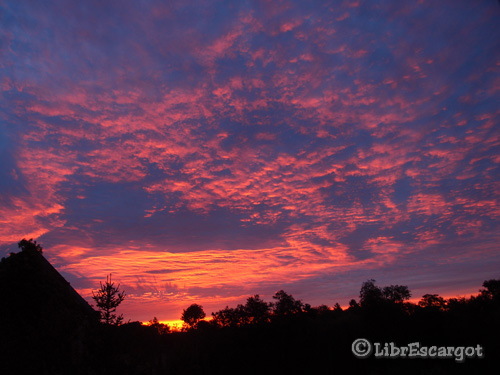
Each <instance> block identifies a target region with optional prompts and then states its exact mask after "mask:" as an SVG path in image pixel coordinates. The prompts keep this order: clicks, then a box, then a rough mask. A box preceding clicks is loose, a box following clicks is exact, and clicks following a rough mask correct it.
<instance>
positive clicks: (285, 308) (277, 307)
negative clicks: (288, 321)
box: [273, 290, 304, 316]
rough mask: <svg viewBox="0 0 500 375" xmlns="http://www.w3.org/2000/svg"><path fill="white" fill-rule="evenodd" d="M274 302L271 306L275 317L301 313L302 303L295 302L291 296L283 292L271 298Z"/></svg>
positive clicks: (299, 301)
mask: <svg viewBox="0 0 500 375" xmlns="http://www.w3.org/2000/svg"><path fill="white" fill-rule="evenodd" d="M273 298H274V299H275V300H276V302H275V303H274V304H273V307H274V310H273V311H274V314H275V315H276V316H286V315H293V314H296V313H299V312H301V311H302V308H303V306H304V305H303V303H302V301H301V300H296V299H295V298H293V296H292V295H291V294H288V293H286V292H285V291H283V290H280V291H279V292H276V294H275V295H274V296H273Z"/></svg>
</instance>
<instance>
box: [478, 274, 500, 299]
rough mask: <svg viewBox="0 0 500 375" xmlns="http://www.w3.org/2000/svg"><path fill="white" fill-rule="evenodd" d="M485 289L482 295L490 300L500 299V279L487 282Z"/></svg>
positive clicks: (484, 284) (482, 290) (484, 285)
mask: <svg viewBox="0 0 500 375" xmlns="http://www.w3.org/2000/svg"><path fill="white" fill-rule="evenodd" d="M483 287H484V288H485V289H481V290H480V292H481V295H482V296H484V297H486V298H488V299H493V300H495V299H500V279H499V280H494V279H492V280H486V281H485V282H484V283H483Z"/></svg>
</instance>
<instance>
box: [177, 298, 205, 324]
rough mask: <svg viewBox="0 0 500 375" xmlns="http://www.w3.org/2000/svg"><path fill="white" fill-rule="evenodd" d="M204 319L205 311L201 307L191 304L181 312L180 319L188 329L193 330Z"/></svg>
mask: <svg viewBox="0 0 500 375" xmlns="http://www.w3.org/2000/svg"><path fill="white" fill-rule="evenodd" d="M204 317H205V311H203V306H201V305H198V304H196V303H193V304H192V305H191V306H189V307H188V308H187V309H185V310H184V311H183V312H182V316H181V319H182V320H183V321H184V323H186V324H187V325H188V326H189V328H194V327H196V325H197V324H198V322H199V321H200V320H201V319H203V318H204Z"/></svg>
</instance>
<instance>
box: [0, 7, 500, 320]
mask: <svg viewBox="0 0 500 375" xmlns="http://www.w3.org/2000/svg"><path fill="white" fill-rule="evenodd" d="M499 16H500V6H499V3H498V1H495V0H478V1H474V2H472V1H468V0H442V1H430V0H429V1H423V0H419V1H411V2H408V1H394V0H393V1H389V0H380V1H363V0H346V1H284V0H283V1H280V0H272V1H270V0H269V1H267V0H259V1H257V0H255V1H250V0H248V1H247V0H245V1H215V0H209V1H168V2H166V1H155V0H134V1H125V0H123V1H122V0H120V1H113V0H110V1H100V0H99V1H98V0H88V1H80V2H75V1H69V0H54V1H47V2H45V1H44V2H40V1H17V0H15V1H13V0H12V1H11V0H0V95H1V96H0V98H1V99H0V163H1V168H0V255H1V256H5V255H6V254H8V253H9V252H16V251H17V250H18V249H17V242H18V241H20V240H21V239H22V238H27V239H29V238H34V239H36V240H37V241H38V242H39V243H41V244H42V246H43V247H44V255H45V257H46V258H47V259H48V260H49V261H50V262H51V263H52V264H53V265H54V266H55V267H56V268H57V269H58V270H59V271H60V273H61V274H62V275H63V276H64V277H65V278H66V279H67V280H68V281H69V282H70V283H71V285H72V286H73V287H74V288H76V289H77V291H78V292H79V293H80V294H82V296H84V297H85V298H86V299H87V300H88V301H89V302H92V299H91V298H90V297H91V295H92V290H97V289H98V287H99V282H100V281H105V280H106V275H108V274H109V273H111V274H112V278H113V280H114V281H116V283H120V286H121V288H122V289H123V290H124V291H125V292H126V293H127V297H126V300H125V301H124V302H123V304H122V306H121V307H120V308H119V312H122V313H123V314H124V316H125V320H126V321H127V320H129V319H130V320H132V321H133V320H140V321H147V320H150V319H152V318H153V316H156V317H158V319H160V320H165V321H166V320H175V319H179V318H180V315H181V313H182V309H184V308H186V307H188V306H189V305H190V304H192V303H198V304H201V305H202V306H203V307H204V309H205V311H206V312H207V315H210V313H211V312H214V311H217V310H219V309H222V308H224V307H225V306H233V307H234V306H236V304H238V303H244V301H245V300H246V298H248V297H249V296H251V295H254V294H260V295H261V297H262V298H264V299H265V300H266V301H272V298H271V296H272V295H273V294H274V293H275V292H276V291H278V290H280V289H283V290H285V291H286V292H288V293H290V294H292V295H293V296H294V297H295V298H299V299H301V300H303V302H305V303H309V304H311V305H313V306H315V305H319V304H327V305H330V306H332V305H333V304H334V303H335V302H339V303H340V304H341V305H347V303H348V301H349V300H350V299H351V298H357V297H358V295H359V289H360V286H361V283H362V282H363V281H366V280H367V279H375V280H376V281H377V284H378V285H380V286H385V285H391V284H400V285H401V284H402V285H407V286H408V287H409V288H410V290H411V291H412V292H413V297H414V298H417V299H419V298H420V297H421V296H422V295H423V294H425V293H439V294H441V295H443V296H458V295H469V294H474V293H477V291H478V289H479V288H480V287H481V284H482V282H483V281H484V280H487V279H492V278H499V277H500V273H499V269H500V251H499V250H500V248H499V245H498V244H499V243H500V238H499V237H500V232H499V227H498V217H499V207H498V203H497V200H498V192H499V190H500V186H499V178H498V177H499V170H498V164H499V161H500V155H499V152H498V151H499V144H500V142H499V140H500V131H499V126H498V123H499V108H500V105H499V87H500V78H499V67H500V29H499V28H498V18H499Z"/></svg>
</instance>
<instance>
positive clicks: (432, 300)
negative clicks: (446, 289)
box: [418, 294, 446, 310]
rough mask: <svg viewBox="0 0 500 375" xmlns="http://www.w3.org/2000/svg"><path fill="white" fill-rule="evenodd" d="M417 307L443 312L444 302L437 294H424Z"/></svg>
mask: <svg viewBox="0 0 500 375" xmlns="http://www.w3.org/2000/svg"><path fill="white" fill-rule="evenodd" d="M418 305H419V306H420V307H423V308H425V309H435V310H444V308H445V306H446V300H445V299H444V298H443V297H441V296H440V295H439V294H424V295H423V296H422V299H421V300H420V301H419V302H418Z"/></svg>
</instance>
